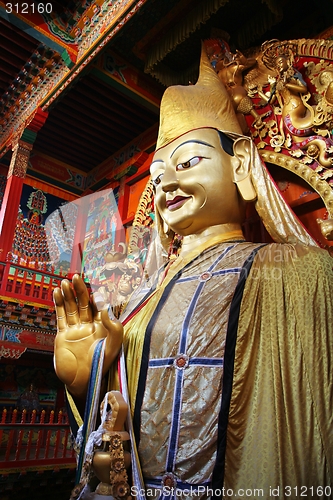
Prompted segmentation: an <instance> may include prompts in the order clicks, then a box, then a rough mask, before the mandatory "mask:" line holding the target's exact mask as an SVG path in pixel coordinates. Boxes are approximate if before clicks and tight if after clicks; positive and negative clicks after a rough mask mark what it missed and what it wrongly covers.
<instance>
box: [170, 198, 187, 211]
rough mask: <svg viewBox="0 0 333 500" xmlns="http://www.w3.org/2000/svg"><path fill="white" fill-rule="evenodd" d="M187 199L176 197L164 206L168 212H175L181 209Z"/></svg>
mask: <svg viewBox="0 0 333 500" xmlns="http://www.w3.org/2000/svg"><path fill="white" fill-rule="evenodd" d="M189 199H190V196H176V198H174V199H173V200H167V201H166V206H167V208H168V209H169V210H176V208H178V207H181V206H182V205H183V204H184V203H185V201H187V200H189Z"/></svg>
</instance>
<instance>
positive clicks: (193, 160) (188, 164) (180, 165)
mask: <svg viewBox="0 0 333 500" xmlns="http://www.w3.org/2000/svg"><path fill="white" fill-rule="evenodd" d="M200 160H202V158H201V156H194V157H193V158H191V159H190V160H188V161H185V162H184V163H178V165H177V167H176V170H185V169H186V168H191V167H194V165H197V164H198V163H199V161H200Z"/></svg>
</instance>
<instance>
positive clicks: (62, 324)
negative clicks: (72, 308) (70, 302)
mask: <svg viewBox="0 0 333 500" xmlns="http://www.w3.org/2000/svg"><path fill="white" fill-rule="evenodd" d="M53 301H54V306H55V313H56V317H57V330H58V332H61V331H62V330H65V329H66V328H67V317H66V309H65V304H64V299H63V296H62V293H61V290H60V288H59V287H57V288H55V289H54V291H53Z"/></svg>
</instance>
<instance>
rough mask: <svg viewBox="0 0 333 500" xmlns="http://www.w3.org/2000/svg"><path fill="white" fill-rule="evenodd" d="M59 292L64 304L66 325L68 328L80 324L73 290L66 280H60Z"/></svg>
mask: <svg viewBox="0 0 333 500" xmlns="http://www.w3.org/2000/svg"><path fill="white" fill-rule="evenodd" d="M61 291H62V295H63V301H64V304H65V310H66V316H67V324H68V326H74V325H77V324H78V323H79V322H80V318H79V311H78V307H77V303H76V299H75V295H74V292H73V289H72V287H71V284H70V282H69V281H68V280H62V282H61Z"/></svg>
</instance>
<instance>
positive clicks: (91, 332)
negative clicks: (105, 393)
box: [54, 274, 123, 398]
mask: <svg viewBox="0 0 333 500" xmlns="http://www.w3.org/2000/svg"><path fill="white" fill-rule="evenodd" d="M72 282H73V287H74V291H75V294H76V297H77V300H76V298H75V294H74V291H73V289H72V287H71V285H70V282H69V281H68V280H63V281H62V283H61V288H56V289H55V290H54V303H55V311H56V315H57V330H58V333H57V336H56V339H55V345H54V366H55V371H56V373H57V375H58V377H59V378H60V380H61V381H62V382H63V383H64V384H65V385H66V386H67V388H68V389H69V391H70V392H71V393H72V394H73V396H76V397H79V398H82V397H85V395H86V392H87V387H88V382H89V376H90V370H91V363H92V357H93V354H94V349H95V346H96V344H97V342H98V341H99V340H100V339H102V338H106V339H107V340H106V346H105V354H104V364H103V375H104V374H105V373H106V372H107V371H108V369H109V368H110V365H111V363H112V362H113V361H114V360H115V358H116V356H117V354H118V352H119V349H120V347H121V343H122V340H123V327H122V324H121V323H120V322H119V321H117V320H115V321H111V320H110V318H109V315H108V311H107V308H102V310H101V311H98V310H97V307H96V303H95V301H94V299H92V300H91V301H90V298H89V293H88V290H87V288H86V286H85V284H84V282H83V280H82V278H80V276H79V275H77V274H76V275H74V276H73V281H72Z"/></svg>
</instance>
